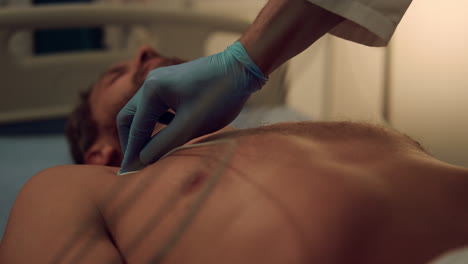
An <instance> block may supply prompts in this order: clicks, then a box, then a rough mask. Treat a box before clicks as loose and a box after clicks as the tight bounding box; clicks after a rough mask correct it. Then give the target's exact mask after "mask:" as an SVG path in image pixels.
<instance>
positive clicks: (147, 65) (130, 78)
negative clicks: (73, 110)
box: [90, 46, 183, 133]
mask: <svg viewBox="0 0 468 264" xmlns="http://www.w3.org/2000/svg"><path fill="white" fill-rule="evenodd" d="M182 62H183V61H182V60H180V59H177V58H166V57H162V56H161V55H160V54H158V53H157V52H156V51H155V50H154V49H153V48H151V47H149V46H143V47H141V48H140V50H139V51H138V53H137V55H136V56H135V58H134V59H133V60H130V61H126V62H123V63H119V64H116V65H114V66H112V67H111V68H110V69H109V70H108V71H106V72H105V73H104V74H103V75H102V76H101V78H100V79H99V80H98V81H97V82H96V84H95V85H94V87H93V90H92V92H91V96H90V104H91V111H92V113H93V118H94V119H95V121H96V122H97V124H98V126H99V129H100V130H103V131H106V132H111V133H116V129H117V127H116V117H117V114H118V113H119V111H120V110H121V109H122V108H123V107H124V106H125V104H126V103H127V102H128V101H129V100H130V99H131V98H132V97H133V95H135V93H136V92H137V91H138V89H140V87H141V86H142V85H143V83H144V81H145V78H146V76H147V75H148V73H149V72H150V71H151V70H153V69H156V68H159V67H164V66H170V65H174V64H179V63H182Z"/></svg>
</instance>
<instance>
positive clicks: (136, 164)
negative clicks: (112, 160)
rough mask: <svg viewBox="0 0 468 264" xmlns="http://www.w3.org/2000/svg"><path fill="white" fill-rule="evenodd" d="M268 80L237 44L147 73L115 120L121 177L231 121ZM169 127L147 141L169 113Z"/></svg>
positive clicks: (240, 45) (239, 44)
mask: <svg viewBox="0 0 468 264" xmlns="http://www.w3.org/2000/svg"><path fill="white" fill-rule="evenodd" d="M266 81H267V78H265V77H264V76H263V74H262V72H261V70H260V69H259V68H258V67H257V65H255V63H254V62H253V61H252V59H251V58H250V57H249V55H248V54H247V52H246V51H245V49H244V47H243V46H242V44H241V43H239V42H237V41H236V42H234V44H232V45H231V46H229V47H228V48H227V49H226V50H225V51H223V52H221V53H218V54H215V55H211V56H208V57H203V58H200V59H197V60H194V61H191V62H187V63H184V64H179V65H174V66H169V67H164V68H158V69H155V70H153V71H151V72H150V73H149V74H148V76H147V77H146V80H145V83H144V84H143V86H142V87H141V89H140V90H139V91H138V92H137V93H136V94H135V96H134V97H133V98H132V99H131V100H130V101H129V102H128V103H127V104H126V105H125V107H124V108H123V109H122V110H121V111H120V113H119V115H118V116H117V127H118V129H119V136H120V143H121V146H122V149H123V150H124V153H125V155H124V159H123V162H122V166H121V168H120V173H126V172H130V171H135V170H139V169H142V168H143V167H145V165H147V164H150V163H153V162H155V161H157V160H158V159H159V158H161V157H162V156H163V155H164V154H166V153H167V152H169V151H170V150H172V149H173V148H176V147H178V146H180V145H183V144H184V143H186V142H187V141H189V140H190V139H192V138H195V137H199V136H202V135H205V134H208V133H211V132H214V131H216V130H219V129H221V128H223V127H224V126H226V125H227V124H229V123H230V122H232V120H234V118H236V117H237V115H238V114H239V112H240V111H241V109H242V107H243V105H244V103H245V101H246V100H247V99H248V98H249V96H250V94H252V93H253V92H255V91H257V90H259V89H260V88H261V87H262V86H263V85H264V84H265V83H266ZM169 108H171V109H173V110H175V111H176V115H175V117H174V119H173V120H172V122H171V123H170V124H169V125H168V126H167V127H166V128H165V129H163V130H162V131H160V132H159V133H158V134H157V135H155V136H154V137H153V138H151V133H152V131H153V128H154V125H155V124H156V122H157V121H158V120H159V118H160V117H161V116H162V115H163V114H164V113H165V112H166V111H167V110H168V109H169Z"/></svg>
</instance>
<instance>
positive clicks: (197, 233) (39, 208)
mask: <svg viewBox="0 0 468 264" xmlns="http://www.w3.org/2000/svg"><path fill="white" fill-rule="evenodd" d="M179 62H181V61H180V60H178V59H168V58H164V57H161V56H160V55H158V54H157V53H156V52H155V51H154V50H152V49H151V48H149V47H143V48H142V49H141V50H140V52H139V53H138V55H137V56H136V58H135V59H134V60H133V61H130V62H126V63H123V64H119V65H117V66H116V67H113V68H112V69H111V70H110V71H108V72H107V73H105V74H104V75H103V76H102V78H101V79H100V80H99V81H98V82H97V83H96V84H95V85H94V87H93V89H92V92H91V93H90V94H89V96H88V97H87V99H86V100H85V101H86V102H87V103H88V106H89V108H88V110H86V107H83V106H81V107H80V108H79V109H78V110H77V112H75V115H77V113H78V112H79V111H82V112H83V113H88V114H90V115H91V116H92V119H91V120H88V121H83V120H81V121H80V122H78V123H79V124H80V125H79V126H76V124H73V122H74V121H72V123H71V127H73V126H74V125H75V130H74V132H73V133H75V134H73V133H72V132H71V131H69V134H70V138H71V139H72V140H74V141H76V142H74V143H76V146H74V147H73V148H72V149H73V154H74V157H75V159H76V160H77V162H80V163H87V164H97V165H69V166H60V167H55V168H50V169H47V170H45V171H43V172H41V173H39V174H37V175H35V176H34V177H33V178H32V179H31V180H30V181H29V182H28V183H27V184H26V185H25V186H24V188H23V189H22V191H21V193H20V194H19V195H18V198H17V200H16V202H15V205H14V208H13V210H12V212H11V215H10V219H9V223H8V226H7V229H6V233H5V236H4V239H3V241H2V243H1V248H0V263H100V264H101V263H150V261H152V262H151V263H321V264H326V263H347V264H350V263H360V264H365V263H379V264H386V263H388V264H390V263H392V264H393V263H399V264H404V263H408V264H409V263H411V264H414V263H427V262H428V261H430V260H431V259H434V258H435V257H437V256H439V255H441V254H443V253H444V252H446V251H449V250H451V249H455V248H459V247H462V246H465V245H468V225H467V223H468V211H467V210H466V205H467V202H468V192H466V190H467V188H468V169H465V168H461V167H457V166H453V165H450V164H447V163H444V162H442V161H439V160H437V159H435V158H433V157H431V156H430V155H429V154H428V153H426V152H425V151H424V150H423V149H422V148H421V146H420V145H419V144H418V143H417V142H415V141H414V140H412V139H410V138H408V137H406V136H404V135H402V134H399V133H398V132H395V131H391V130H388V129H384V128H380V127H375V126H372V125H367V124H358V123H349V122H337V123H325V122H305V123H283V124H277V125H272V126H267V127H260V128H256V129H249V130H237V131H236V130H232V129H229V128H228V129H227V130H230V131H227V132H225V131H219V132H217V133H215V134H211V135H207V136H205V137H202V138H197V139H195V140H193V141H192V142H189V143H188V145H190V144H192V146H194V147H188V148H184V149H181V150H178V151H175V152H172V153H171V154H170V155H168V156H166V157H164V158H162V159H161V160H159V161H158V162H156V163H154V164H151V165H150V166H148V167H146V168H145V169H143V170H141V171H140V172H137V173H133V174H128V175H121V176H119V175H117V172H118V171H119V168H118V167H114V166H119V164H120V162H121V159H122V153H121V151H120V147H119V143H118V136H117V132H116V127H115V121H114V120H115V117H116V115H117V113H118V111H119V109H120V108H121V107H122V106H123V105H124V104H125V102H126V100H128V99H129V98H130V97H131V96H132V94H133V93H135V91H136V90H137V89H138V87H139V85H141V81H142V80H144V77H145V75H146V73H147V72H148V71H149V69H152V68H155V67H159V66H163V65H169V64H173V63H179ZM83 109H85V110H83ZM83 113H81V114H83ZM75 117H76V116H75ZM161 127H162V125H161V124H159V125H157V126H156V127H155V132H156V131H158V130H160V129H161ZM84 131H91V132H92V133H93V134H92V135H84V134H81V135H80V133H84ZM193 143H195V144H193ZM197 144H198V145H197ZM102 165H104V166H102ZM205 198H206V200H204V199H205Z"/></svg>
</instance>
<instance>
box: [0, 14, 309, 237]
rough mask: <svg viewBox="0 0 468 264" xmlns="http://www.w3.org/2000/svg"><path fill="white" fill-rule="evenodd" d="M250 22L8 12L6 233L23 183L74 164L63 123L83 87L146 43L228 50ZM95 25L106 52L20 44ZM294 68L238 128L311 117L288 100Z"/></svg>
mask: <svg viewBox="0 0 468 264" xmlns="http://www.w3.org/2000/svg"><path fill="white" fill-rule="evenodd" d="M250 22H251V18H246V17H245V16H244V17H242V16H240V15H236V14H233V13H232V12H231V13H221V12H213V10H211V11H210V12H209V13H208V12H201V11H194V10H181V9H175V8H172V9H164V8H161V7H159V8H154V7H153V8H148V7H147V6H133V5H125V6H122V5H120V6H118V5H115V6H114V5H113V6H109V5H53V6H52V5H51V6H41V7H28V8H4V9H1V10H0V81H1V83H0V87H1V88H0V238H1V237H2V235H3V230H4V228H5V225H6V222H7V219H8V215H9V211H10V208H11V206H12V205H13V202H14V200H15V197H16V195H17V193H18V191H19V190H20V189H21V187H22V185H23V184H24V183H25V182H26V181H27V180H28V179H29V178H30V177H31V176H32V175H34V174H36V173H37V172H39V171H41V170H43V169H45V168H48V167H51V166H56V165H61V164H71V163H73V162H72V159H71V157H70V155H69V153H68V146H67V143H66V139H65V136H64V134H63V128H64V124H65V120H66V116H67V114H69V113H70V111H71V110H72V109H73V106H74V105H75V104H76V103H77V99H78V93H79V91H82V90H85V89H86V88H88V87H89V86H90V84H91V83H93V81H95V80H96V79H97V78H98V76H99V74H100V73H102V72H103V71H104V70H105V69H106V68H107V67H109V66H110V65H111V64H113V63H115V62H119V61H122V60H126V59H129V58H132V56H133V55H134V54H135V52H136V50H135V48H136V47H137V46H138V45H139V44H144V43H143V42H149V44H151V45H153V46H154V47H155V48H156V50H158V51H159V52H160V53H161V54H164V55H170V56H178V57H180V58H184V59H194V58H197V57H200V56H203V55H207V54H212V53H214V52H218V51H221V50H222V49H224V48H225V47H226V46H227V45H229V44H230V43H232V42H233V41H234V40H235V39H236V38H237V37H238V36H239V35H240V33H241V32H243V30H244V29H245V28H246V27H247V26H248V25H249V24H250ZM89 26H99V27H103V28H104V29H105V32H106V33H107V34H106V37H105V41H106V42H107V45H105V46H106V48H105V49H103V50H92V51H81V52H68V53H56V54H45V55H37V56H36V55H31V52H28V50H27V49H26V50H22V51H21V50H19V49H18V46H19V44H21V45H24V44H27V43H24V42H22V43H18V42H15V37H16V36H17V34H18V33H21V34H23V35H24V34H26V35H27V34H28V32H31V31H32V30H38V29H51V28H76V27H89ZM134 38H136V39H137V40H136V41H135V40H134ZM138 38H141V39H140V40H138ZM26 39H27V38H26ZM116 39H117V40H118V41H117V42H118V43H116ZM132 41H133V42H132ZM138 42H141V43H138ZM132 43H133V44H132ZM135 43H136V44H135ZM26 46H27V45H26ZM287 67H288V66H287V65H284V66H282V67H281V68H280V69H278V70H277V71H276V72H275V73H274V74H272V75H271V76H270V81H269V82H268V84H267V87H266V88H264V89H262V90H261V91H260V92H257V93H256V94H255V95H254V96H252V98H251V99H250V100H249V101H248V102H247V104H246V107H245V110H244V111H243V112H242V113H241V115H240V116H239V118H238V119H236V120H235V121H234V123H233V125H234V126H237V127H239V128H247V127H254V126H258V125H261V124H268V123H274V122H279V121H300V120H305V119H308V117H307V116H305V115H303V114H301V113H298V112H296V111H294V110H292V109H289V108H288V107H287V105H286V103H285V102H286V101H285V98H286V96H287V93H288V89H287V85H286V82H285V75H286V68H287Z"/></svg>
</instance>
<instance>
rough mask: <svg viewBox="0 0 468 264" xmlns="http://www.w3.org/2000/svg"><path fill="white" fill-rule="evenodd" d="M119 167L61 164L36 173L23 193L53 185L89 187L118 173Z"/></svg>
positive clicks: (48, 188) (45, 188) (25, 186)
mask: <svg viewBox="0 0 468 264" xmlns="http://www.w3.org/2000/svg"><path fill="white" fill-rule="evenodd" d="M117 171H118V169H117V168H112V167H104V166H94V165H61V166H56V167H51V168H48V169H45V170H43V171H41V172H39V173H38V174H36V175H34V176H33V177H31V179H29V181H28V182H27V183H26V184H25V185H24V186H23V188H22V190H21V192H20V194H21V193H24V192H29V191H30V190H31V189H37V188H44V189H43V190H44V191H45V190H50V189H51V188H53V187H60V188H62V189H63V188H68V187H69V188H74V189H76V188H77V187H81V188H84V189H87V188H89V187H91V185H99V184H100V183H101V182H105V181H106V180H108V179H109V178H112V177H113V176H114V175H116V174H117Z"/></svg>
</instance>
